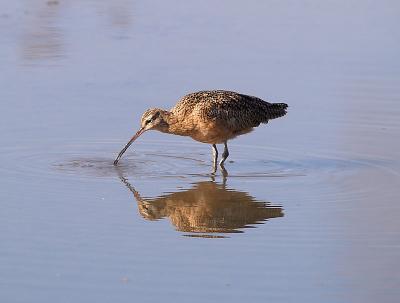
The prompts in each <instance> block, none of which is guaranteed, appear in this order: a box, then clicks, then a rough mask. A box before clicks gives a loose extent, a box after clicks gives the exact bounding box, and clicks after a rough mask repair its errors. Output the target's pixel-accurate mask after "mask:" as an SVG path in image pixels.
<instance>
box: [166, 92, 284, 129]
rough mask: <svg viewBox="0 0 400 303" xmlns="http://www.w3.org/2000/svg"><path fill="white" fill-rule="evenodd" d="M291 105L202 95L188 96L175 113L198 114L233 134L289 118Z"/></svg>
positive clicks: (236, 96)
mask: <svg viewBox="0 0 400 303" xmlns="http://www.w3.org/2000/svg"><path fill="white" fill-rule="evenodd" d="M286 108H287V104H285V103H269V102H266V101H263V100H261V99H259V98H257V97H253V96H247V95H243V94H239V93H235V92H230V91H223V90H215V91H200V92H196V93H192V94H189V95H186V96H184V97H183V98H182V99H181V100H180V101H179V102H178V104H177V105H176V106H175V107H174V108H173V109H172V111H175V112H180V113H181V112H183V111H184V112H185V114H189V112H188V111H190V113H195V114H196V115H197V116H198V118H199V119H201V120H203V121H205V122H206V121H210V120H211V121H216V122H218V124H221V125H224V126H226V127H228V128H230V129H231V130H235V131H236V130H237V131H239V130H243V129H246V128H251V127H256V126H259V125H260V123H268V120H271V119H275V118H278V117H282V116H284V115H285V114H286Z"/></svg>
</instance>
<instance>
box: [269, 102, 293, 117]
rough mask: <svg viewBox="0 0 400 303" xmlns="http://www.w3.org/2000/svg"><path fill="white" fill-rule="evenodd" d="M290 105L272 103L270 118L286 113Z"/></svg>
mask: <svg viewBox="0 0 400 303" xmlns="http://www.w3.org/2000/svg"><path fill="white" fill-rule="evenodd" d="M287 108H288V105H287V104H286V103H271V104H270V105H269V106H268V109H267V111H268V114H269V119H276V118H279V117H282V116H284V115H286V113H287Z"/></svg>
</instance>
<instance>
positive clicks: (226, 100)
mask: <svg viewBox="0 0 400 303" xmlns="http://www.w3.org/2000/svg"><path fill="white" fill-rule="evenodd" d="M287 107H288V106H287V104H285V103H269V102H266V101H263V100H261V99H259V98H257V97H252V96H247V95H242V94H239V93H235V92H229V91H222V90H215V91H201V92H197V93H193V94H189V95H186V96H184V97H183V98H182V99H181V100H180V101H179V102H178V103H177V104H176V105H175V107H173V108H172V109H171V110H170V111H166V110H162V109H158V108H152V109H149V110H147V111H146V112H145V113H144V114H143V116H142V120H141V128H140V130H139V131H138V132H137V133H136V134H135V135H134V136H133V137H132V139H131V140H130V141H129V142H128V144H127V145H126V146H125V147H124V149H122V150H121V152H120V153H119V154H118V157H117V159H116V160H115V161H114V164H115V165H116V164H117V163H118V161H119V159H120V158H121V157H122V155H123V153H124V152H125V151H126V150H127V149H128V147H129V146H130V145H131V144H132V142H133V141H135V140H136V139H137V138H138V137H139V136H140V135H141V134H142V133H143V132H145V131H147V130H150V129H154V130H158V131H161V132H164V133H169V134H175V135H180V136H189V137H191V138H193V139H194V140H196V141H200V142H203V143H209V144H212V147H213V154H214V157H213V159H214V167H215V166H216V163H217V160H218V150H217V147H216V144H219V143H224V146H225V147H224V152H223V154H222V160H221V162H220V165H221V166H222V165H223V164H224V162H225V160H226V158H227V157H228V156H229V152H228V145H227V141H228V140H230V139H233V138H235V137H237V136H239V135H243V134H246V133H248V132H250V131H252V130H253V128H254V127H257V126H259V125H260V124H261V123H268V121H269V120H271V119H275V118H279V117H282V116H284V115H285V114H286V109H287Z"/></svg>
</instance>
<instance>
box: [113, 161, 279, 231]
mask: <svg viewBox="0 0 400 303" xmlns="http://www.w3.org/2000/svg"><path fill="white" fill-rule="evenodd" d="M116 171H117V173H118V177H119V179H120V181H121V182H122V184H124V185H125V186H126V187H127V188H128V189H129V191H130V192H132V194H133V196H134V198H135V200H136V202H137V205H138V210H139V213H140V215H141V216H142V217H143V218H144V219H146V220H149V221H155V220H160V219H164V218H168V219H169V220H170V222H171V223H172V225H173V226H174V227H175V229H176V230H177V231H180V232H183V233H184V236H186V237H202V238H225V237H227V234H232V233H243V229H245V228H250V227H255V226H256V225H257V224H262V223H264V222H265V221H267V220H269V219H272V218H278V217H283V216H284V214H283V209H282V207H281V206H279V205H273V204H272V203H271V202H264V201H257V200H256V199H255V198H254V197H252V196H251V195H250V194H249V193H247V192H244V191H238V190H234V189H232V188H229V187H228V186H227V175H225V174H223V178H222V180H223V182H222V183H219V182H216V181H215V175H213V174H211V175H210V180H206V181H199V182H194V183H192V186H191V187H190V188H189V189H185V190H180V191H176V192H172V193H166V194H162V195H160V196H157V197H152V198H144V197H142V196H141V195H140V193H139V192H138V191H137V190H136V189H135V187H134V186H133V185H132V184H131V183H130V182H129V181H128V179H127V178H126V177H125V176H124V173H123V171H122V170H121V169H119V168H118V167H116Z"/></svg>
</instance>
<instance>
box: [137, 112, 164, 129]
mask: <svg viewBox="0 0 400 303" xmlns="http://www.w3.org/2000/svg"><path fill="white" fill-rule="evenodd" d="M140 124H141V128H142V129H143V131H146V130H150V129H155V130H158V131H166V129H168V123H167V121H166V111H164V110H162V109H159V108H150V109H148V110H146V111H145V112H144V114H143V115H142V119H141V122H140Z"/></svg>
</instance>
